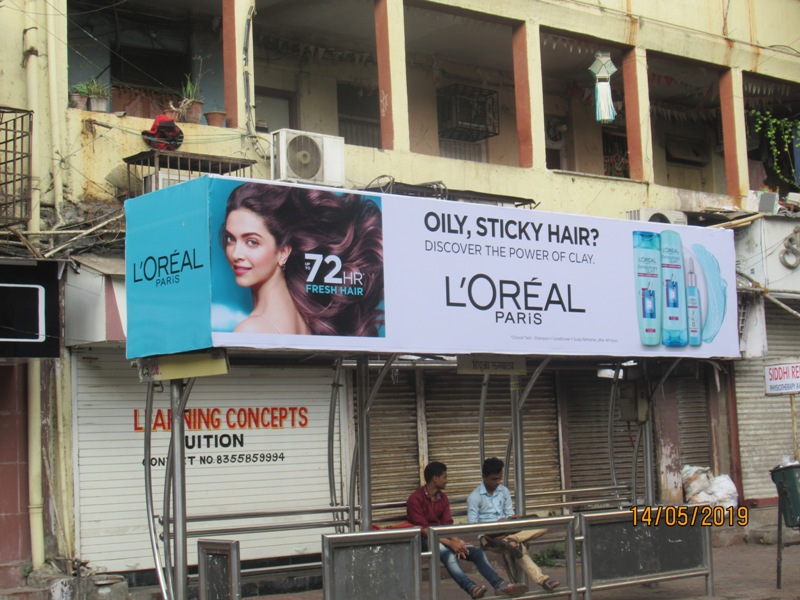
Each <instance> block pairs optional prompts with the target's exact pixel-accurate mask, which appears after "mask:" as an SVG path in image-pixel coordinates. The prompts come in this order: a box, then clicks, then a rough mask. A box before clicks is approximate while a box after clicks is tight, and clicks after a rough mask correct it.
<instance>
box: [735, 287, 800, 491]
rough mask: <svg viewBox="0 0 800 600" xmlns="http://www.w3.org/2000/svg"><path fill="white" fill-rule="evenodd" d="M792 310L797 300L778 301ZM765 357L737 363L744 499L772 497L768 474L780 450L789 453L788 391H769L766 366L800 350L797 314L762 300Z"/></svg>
mask: <svg viewBox="0 0 800 600" xmlns="http://www.w3.org/2000/svg"><path fill="white" fill-rule="evenodd" d="M782 302H784V303H785V304H787V305H789V307H791V308H792V309H794V310H795V311H800V302H798V301H789V300H782ZM765 312H766V327H767V345H768V348H769V351H768V356H767V357H765V358H751V359H747V360H742V361H739V362H737V363H736V364H735V367H734V368H735V370H736V412H737V416H738V423H739V452H740V457H741V461H742V487H743V493H744V496H745V498H774V497H775V496H776V489H775V484H774V483H773V482H772V479H771V477H770V473H769V471H770V469H773V468H774V467H775V466H776V465H778V464H779V463H780V461H781V456H782V455H784V454H793V448H794V445H793V443H792V414H791V407H790V401H789V397H788V396H767V395H766V393H765V391H764V389H765V388H764V385H765V384H764V367H765V366H766V365H769V364H774V363H776V362H780V361H781V360H784V359H786V358H791V357H795V358H796V357H797V356H799V355H800V318H798V317H796V316H794V315H792V314H791V313H789V312H788V311H786V310H784V309H782V308H781V307H779V306H776V305H775V304H773V303H772V302H765Z"/></svg>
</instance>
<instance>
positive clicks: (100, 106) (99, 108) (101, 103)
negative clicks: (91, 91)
mask: <svg viewBox="0 0 800 600" xmlns="http://www.w3.org/2000/svg"><path fill="white" fill-rule="evenodd" d="M89 110H92V111H94V112H108V98H101V97H99V96H89Z"/></svg>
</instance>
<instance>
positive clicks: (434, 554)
mask: <svg viewBox="0 0 800 600" xmlns="http://www.w3.org/2000/svg"><path fill="white" fill-rule="evenodd" d="M544 527H550V528H559V527H560V528H563V530H564V546H565V548H564V555H565V558H566V566H567V585H566V587H565V588H563V589H561V590H558V591H557V592H554V593H553V595H560V596H566V595H569V597H570V598H571V600H577V598H578V592H579V590H578V587H577V577H576V572H577V564H576V563H577V553H576V552H575V541H576V537H575V517H572V516H567V517H550V518H546V519H516V520H514V529H515V530H524V529H530V528H537V529H539V528H544ZM508 528H509V522H508V521H502V522H497V523H479V524H472V525H445V526H439V527H430V528H429V529H428V546H429V548H430V553H431V557H430V569H431V573H436V572H437V571H436V569H438V566H439V560H440V558H439V557H440V554H439V539H440V538H442V537H450V536H452V535H455V534H474V535H476V536H477V535H479V534H486V533H503V532H507V531H508ZM430 591H431V600H439V578H438V577H431V578H430Z"/></svg>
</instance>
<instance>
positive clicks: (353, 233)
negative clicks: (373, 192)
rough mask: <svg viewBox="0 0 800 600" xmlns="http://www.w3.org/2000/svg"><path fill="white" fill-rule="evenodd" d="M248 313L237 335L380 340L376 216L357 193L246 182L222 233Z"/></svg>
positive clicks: (378, 214) (380, 264)
mask: <svg viewBox="0 0 800 600" xmlns="http://www.w3.org/2000/svg"><path fill="white" fill-rule="evenodd" d="M222 242H223V247H224V249H225V255H226V257H227V259H228V262H229V264H230V265H231V268H232V269H233V272H234V276H235V278H236V283H237V284H238V285H240V286H242V287H249V288H250V289H251V291H252V296H253V310H252V312H251V313H250V314H249V316H248V317H247V318H245V319H244V320H243V321H241V322H240V323H239V324H238V325H237V326H236V328H235V329H234V331H237V332H249V333H279V334H315V335H342V336H372V337H375V336H378V335H380V331H381V325H382V324H383V309H382V302H383V230H382V221H381V211H380V208H379V206H378V204H377V203H376V202H375V201H374V200H373V199H371V198H369V197H366V196H360V195H358V194H348V193H336V192H332V191H328V190H318V189H307V188H297V187H290V186H280V185H272V184H266V183H263V184H262V183H256V182H253V183H246V184H243V185H241V186H239V187H237V188H236V189H235V190H234V191H233V192H232V193H231V195H230V196H229V198H228V203H227V209H226V214H225V225H224V231H223V234H222Z"/></svg>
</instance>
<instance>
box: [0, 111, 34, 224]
mask: <svg viewBox="0 0 800 600" xmlns="http://www.w3.org/2000/svg"><path fill="white" fill-rule="evenodd" d="M32 127H33V113H32V112H31V111H28V110H19V109H13V108H7V107H2V106H0V225H5V226H8V225H15V224H18V223H27V221H28V209H29V205H30V197H31V150H32V149H31V129H32Z"/></svg>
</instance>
